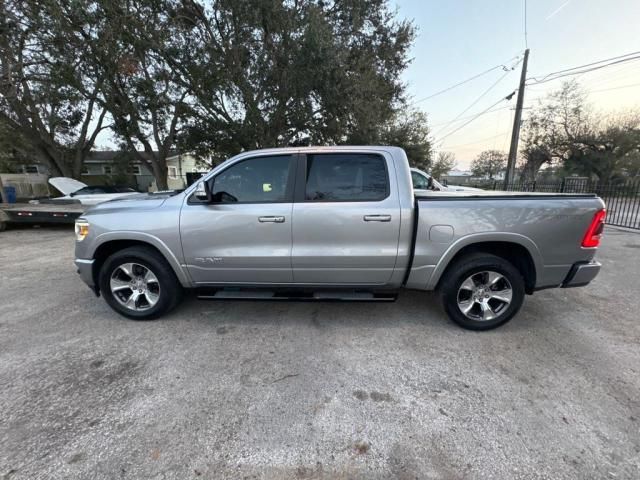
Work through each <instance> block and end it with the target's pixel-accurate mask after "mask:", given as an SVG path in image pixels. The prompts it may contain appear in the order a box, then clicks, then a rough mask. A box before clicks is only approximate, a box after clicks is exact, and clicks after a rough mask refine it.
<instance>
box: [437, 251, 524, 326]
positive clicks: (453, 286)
mask: <svg viewBox="0 0 640 480" xmlns="http://www.w3.org/2000/svg"><path fill="white" fill-rule="evenodd" d="M439 290H440V294H441V296H442V303H443V306H444V309H445V311H446V312H447V315H448V316H449V318H450V319H451V320H453V321H454V322H456V323H457V324H458V325H460V326H461V327H464V328H467V329H469V330H490V329H492V328H496V327H499V326H500V325H503V324H505V323H506V322H508V321H509V320H510V319H511V318H512V317H513V316H514V315H515V314H516V313H518V311H519V310H520V307H521V306H522V302H523V301H524V293H525V292H524V279H523V278H522V274H521V273H520V272H519V271H518V269H517V268H516V267H514V266H513V265H512V264H511V263H510V262H509V261H507V260H505V259H504V258H502V257H498V256H496V255H491V254H488V253H472V254H469V255H465V256H464V257H462V258H460V259H458V260H456V261H455V263H454V264H453V265H451V266H450V267H449V268H448V269H447V271H446V272H445V274H444V277H443V279H442V281H441V284H440V288H439Z"/></svg>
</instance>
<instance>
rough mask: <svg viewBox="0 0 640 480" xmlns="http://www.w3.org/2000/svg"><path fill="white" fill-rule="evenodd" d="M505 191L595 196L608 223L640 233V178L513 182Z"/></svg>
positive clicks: (490, 185) (491, 186)
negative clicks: (600, 202)
mask: <svg viewBox="0 0 640 480" xmlns="http://www.w3.org/2000/svg"><path fill="white" fill-rule="evenodd" d="M470 186H471V185H470ZM473 186H474V187H476V188H482V189H485V190H504V184H503V182H502V181H500V180H495V181H494V180H491V181H489V182H479V183H477V184H474V185H473ZM506 190H507V191H510V192H547V193H595V194H597V195H598V196H599V197H600V198H602V199H603V200H604V202H605V203H606V205H607V220H606V223H607V224H609V225H615V226H619V227H626V228H632V229H635V230H640V179H634V180H629V181H627V182H623V183H615V184H607V183H600V182H595V181H591V180H588V179H585V178H564V179H562V180H558V181H555V182H553V181H551V182H545V181H542V182H536V181H534V182H514V183H510V184H509V185H508V186H507V188H506Z"/></svg>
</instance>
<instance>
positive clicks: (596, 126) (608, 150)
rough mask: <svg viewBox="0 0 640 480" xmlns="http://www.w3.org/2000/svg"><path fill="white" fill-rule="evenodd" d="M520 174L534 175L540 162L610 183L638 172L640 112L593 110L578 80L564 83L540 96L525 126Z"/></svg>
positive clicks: (538, 168) (533, 177)
mask: <svg viewBox="0 0 640 480" xmlns="http://www.w3.org/2000/svg"><path fill="white" fill-rule="evenodd" d="M523 137H524V146H523V150H522V159H523V161H522V173H523V177H524V180H528V181H530V180H534V179H535V178H536V175H537V174H538V172H539V171H540V169H541V168H542V167H543V166H544V165H548V166H554V167H555V168H556V169H557V171H558V173H559V174H560V175H580V176H586V177H590V178H594V179H597V180H599V181H602V182H611V181H616V180H618V179H624V178H630V177H635V176H637V175H638V173H639V172H640V112H638V111H633V110H629V111H625V112H619V113H615V114H610V115H606V116H605V115H603V114H602V113H599V112H596V111H594V109H593V108H592V107H591V106H590V105H589V103H588V102H587V97H586V94H585V93H584V91H583V90H582V88H581V87H580V85H579V84H578V83H577V82H575V81H572V82H565V83H564V84H563V85H562V86H561V87H560V88H559V89H558V90H556V91H554V92H551V93H550V94H549V95H547V96H546V97H545V98H544V99H542V100H540V101H539V102H538V104H537V105H536V106H535V108H534V109H533V110H532V112H531V114H530V115H529V117H528V118H527V120H526V122H525V125H524V135H523Z"/></svg>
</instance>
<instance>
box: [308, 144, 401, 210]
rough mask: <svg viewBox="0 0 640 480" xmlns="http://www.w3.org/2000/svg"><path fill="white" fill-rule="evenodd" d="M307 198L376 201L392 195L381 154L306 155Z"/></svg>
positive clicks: (318, 200)
mask: <svg viewBox="0 0 640 480" xmlns="http://www.w3.org/2000/svg"><path fill="white" fill-rule="evenodd" d="M305 180H306V181H305V191H304V201H305V202H375V201H381V200H384V199H385V198H387V197H388V196H389V175H388V172H387V164H386V161H385V159H384V157H383V156H382V155H378V154H375V153H322V154H311V155H307V171H306V179H305Z"/></svg>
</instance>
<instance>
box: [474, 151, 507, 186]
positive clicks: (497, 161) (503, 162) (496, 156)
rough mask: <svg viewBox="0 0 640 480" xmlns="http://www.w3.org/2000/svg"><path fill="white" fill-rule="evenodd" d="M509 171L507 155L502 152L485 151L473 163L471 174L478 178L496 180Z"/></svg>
mask: <svg viewBox="0 0 640 480" xmlns="http://www.w3.org/2000/svg"><path fill="white" fill-rule="evenodd" d="M506 169H507V154H506V153H505V152H501V151H500V150H485V151H484V152H481V153H480V154H479V155H478V156H477V157H476V158H475V159H474V160H473V161H472V162H471V172H472V173H473V175H475V176H477V177H483V178H489V179H492V180H493V179H494V178H495V177H497V176H498V175H499V174H501V173H504V172H505V171H506Z"/></svg>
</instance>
